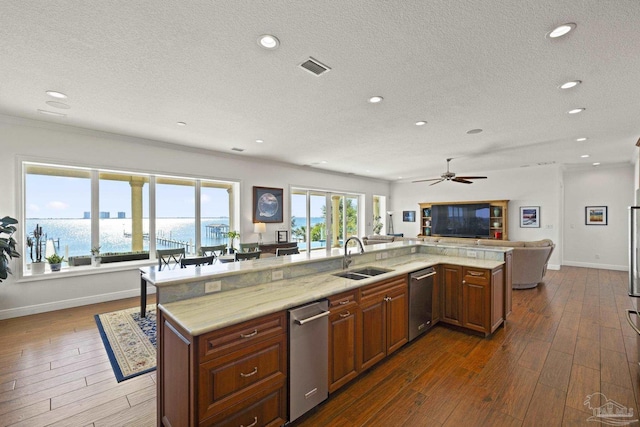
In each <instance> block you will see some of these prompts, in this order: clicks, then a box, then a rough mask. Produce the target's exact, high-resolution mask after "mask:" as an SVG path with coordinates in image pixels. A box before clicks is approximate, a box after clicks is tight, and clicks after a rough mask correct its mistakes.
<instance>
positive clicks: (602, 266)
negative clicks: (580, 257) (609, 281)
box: [549, 261, 629, 271]
mask: <svg viewBox="0 0 640 427" xmlns="http://www.w3.org/2000/svg"><path fill="white" fill-rule="evenodd" d="M562 265H566V266H568V267H585V268H599V269H601V270H616V271H629V266H627V265H615V264H595V263H591V262H576V261H564V262H563V263H562ZM549 268H550V267H549Z"/></svg>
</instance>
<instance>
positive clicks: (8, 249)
mask: <svg viewBox="0 0 640 427" xmlns="http://www.w3.org/2000/svg"><path fill="white" fill-rule="evenodd" d="M17 223H18V220H16V219H15V218H11V217H9V216H5V217H4V218H2V219H0V282H2V281H3V280H5V279H6V278H7V277H8V275H9V274H11V269H10V268H9V261H11V260H12V259H13V258H20V254H19V253H18V252H17V251H16V241H15V240H14V238H13V233H15V232H16V226H15V225H16V224H17Z"/></svg>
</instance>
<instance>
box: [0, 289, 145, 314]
mask: <svg viewBox="0 0 640 427" xmlns="http://www.w3.org/2000/svg"><path fill="white" fill-rule="evenodd" d="M155 291H156V290H155V288H154V287H153V286H151V287H148V288H147V295H149V294H154V293H155ZM137 296H140V289H130V290H127V291H119V292H111V293H108V294H100V295H91V296H88V297H82V298H74V299H68V300H64V301H54V302H49V303H45V304H37V305H28V306H25V307H17V308H9V309H7V310H0V320H4V319H12V318H14V317H22V316H28V315H30V314H38V313H46V312H49V311H56V310H63V309H65V308H71V307H80V306H83V305H90V304H97V303H100V302H106V301H114V300H119V299H125V298H132V297H137ZM96 314H97V313H96Z"/></svg>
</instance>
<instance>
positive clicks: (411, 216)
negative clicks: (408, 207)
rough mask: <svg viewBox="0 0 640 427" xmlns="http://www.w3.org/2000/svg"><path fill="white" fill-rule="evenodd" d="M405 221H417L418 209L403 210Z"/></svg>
mask: <svg viewBox="0 0 640 427" xmlns="http://www.w3.org/2000/svg"><path fill="white" fill-rule="evenodd" d="M402 221H403V222H416V211H402Z"/></svg>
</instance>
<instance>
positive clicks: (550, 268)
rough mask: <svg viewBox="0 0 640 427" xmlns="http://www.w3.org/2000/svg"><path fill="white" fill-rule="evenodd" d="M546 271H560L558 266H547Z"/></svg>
mask: <svg viewBox="0 0 640 427" xmlns="http://www.w3.org/2000/svg"><path fill="white" fill-rule="evenodd" d="M547 270H560V265H558V264H547Z"/></svg>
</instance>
